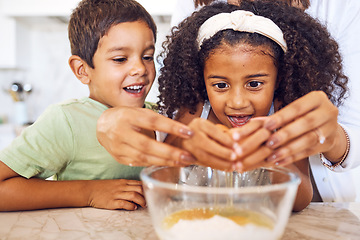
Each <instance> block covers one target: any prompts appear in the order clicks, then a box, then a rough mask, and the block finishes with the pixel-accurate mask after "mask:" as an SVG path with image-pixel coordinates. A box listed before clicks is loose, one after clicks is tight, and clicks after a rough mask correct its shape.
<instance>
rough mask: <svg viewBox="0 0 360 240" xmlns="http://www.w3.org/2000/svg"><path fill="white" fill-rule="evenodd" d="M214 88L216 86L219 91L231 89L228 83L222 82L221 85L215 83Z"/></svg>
mask: <svg viewBox="0 0 360 240" xmlns="http://www.w3.org/2000/svg"><path fill="white" fill-rule="evenodd" d="M213 86H215V87H216V88H218V89H224V88H227V87H229V85H228V84H227V83H224V82H221V83H215V84H214V85H213Z"/></svg>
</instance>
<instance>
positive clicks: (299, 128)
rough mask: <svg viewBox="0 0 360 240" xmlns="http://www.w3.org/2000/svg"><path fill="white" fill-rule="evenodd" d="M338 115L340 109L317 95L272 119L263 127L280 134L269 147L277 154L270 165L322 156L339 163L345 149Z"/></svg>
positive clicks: (322, 95)
mask: <svg viewBox="0 0 360 240" xmlns="http://www.w3.org/2000/svg"><path fill="white" fill-rule="evenodd" d="M337 115H338V109H337V108H336V107H335V106H334V105H333V104H332V103H331V102H330V100H329V99H328V98H327V96H326V95H325V93H324V92H321V91H314V92H311V93H309V94H307V95H305V96H303V97H302V98H299V99H297V100H296V101H294V102H292V103H291V104H289V105H287V106H286V107H284V108H283V109H281V110H280V111H278V112H276V113H275V114H274V115H272V116H269V117H268V118H267V119H266V120H265V122H264V127H265V128H267V129H268V130H270V131H274V130H276V129H277V130H276V132H274V133H273V134H272V135H271V137H270V138H269V140H268V141H267V143H266V146H267V147H268V148H271V149H273V150H274V151H275V152H274V153H273V154H272V155H271V156H270V157H269V158H267V161H268V162H273V163H274V162H278V163H280V164H288V163H291V162H295V161H298V160H300V159H303V158H306V157H308V156H311V155H313V154H316V153H319V152H323V153H324V155H325V156H326V157H327V158H328V159H329V160H334V161H335V162H336V160H337V159H340V158H341V157H342V156H343V154H344V153H345V149H346V137H345V134H344V132H343V131H342V129H341V127H340V126H339V125H338V123H337Z"/></svg>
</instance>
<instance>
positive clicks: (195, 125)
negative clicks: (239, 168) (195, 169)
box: [182, 118, 236, 171]
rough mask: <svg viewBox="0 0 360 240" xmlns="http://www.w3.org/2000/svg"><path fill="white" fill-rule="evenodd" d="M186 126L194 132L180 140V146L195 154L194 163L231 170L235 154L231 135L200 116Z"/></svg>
mask: <svg viewBox="0 0 360 240" xmlns="http://www.w3.org/2000/svg"><path fill="white" fill-rule="evenodd" d="M188 126H189V127H190V128H191V129H192V131H193V132H194V134H193V136H192V137H191V138H188V139H183V140H182V147H183V148H184V149H185V150H187V151H189V152H190V153H192V154H193V155H194V156H195V158H196V159H197V162H196V163H195V164H198V165H203V166H209V167H212V168H216V169H220V170H228V171H229V170H232V165H233V163H234V162H233V161H235V160H236V154H235V152H234V150H233V145H234V143H233V140H232V138H231V135H230V134H229V133H228V132H226V131H224V129H223V128H222V127H219V126H217V125H215V124H213V123H212V122H210V121H208V120H205V119H201V118H195V119H193V120H192V121H191V122H190V124H189V125H188Z"/></svg>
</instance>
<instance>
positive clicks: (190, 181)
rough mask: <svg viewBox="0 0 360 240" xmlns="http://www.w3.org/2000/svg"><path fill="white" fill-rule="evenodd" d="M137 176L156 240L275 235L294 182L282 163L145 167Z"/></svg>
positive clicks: (251, 239)
mask: <svg viewBox="0 0 360 240" xmlns="http://www.w3.org/2000/svg"><path fill="white" fill-rule="evenodd" d="M140 177H141V179H142V181H143V186H144V191H145V198H146V201H147V205H148V209H149V211H150V215H151V219H152V223H153V226H154V228H155V231H156V233H157V235H158V236H159V238H160V239H162V240H192V239H194V240H195V239H196V240H202V239H206V240H212V239H214V240H215V239H216V240H219V239H226V240H232V239H234V240H257V239H261V240H263V239H267V240H277V239H280V238H281V236H282V235H283V232H284V229H285V227H286V224H287V222H288V219H289V216H290V214H291V211H292V207H293V203H294V199H295V196H296V192H297V188H298V185H299V183H300V179H299V177H298V176H297V175H296V174H294V173H292V172H290V171H288V170H287V169H285V168H274V169H272V168H259V169H256V170H253V171H249V172H244V173H237V172H224V171H219V170H214V169H211V168H209V167H202V166H188V167H149V168H145V169H143V170H142V172H141V174H140Z"/></svg>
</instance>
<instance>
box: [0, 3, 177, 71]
mask: <svg viewBox="0 0 360 240" xmlns="http://www.w3.org/2000/svg"><path fill="white" fill-rule="evenodd" d="M79 1H80V0H61V1H58V0H0V69H26V68H27V65H28V57H27V54H28V53H29V50H28V48H29V47H30V46H29V44H27V42H26V41H27V39H29V34H30V33H29V29H28V26H24V25H23V24H21V21H18V20H19V19H21V20H22V22H31V21H30V19H35V18H39V17H40V18H42V19H44V18H45V19H46V18H60V19H62V20H63V21H65V22H66V21H67V19H68V18H69V16H70V14H71V11H72V10H73V9H74V8H75V7H76V6H77V4H78V3H79ZM138 2H139V3H140V4H142V5H143V6H144V7H145V8H146V9H147V10H148V11H149V13H150V14H152V15H153V16H154V17H156V16H170V15H171V14H172V11H173V10H174V8H175V3H176V0H151V1H150V0H138Z"/></svg>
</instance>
